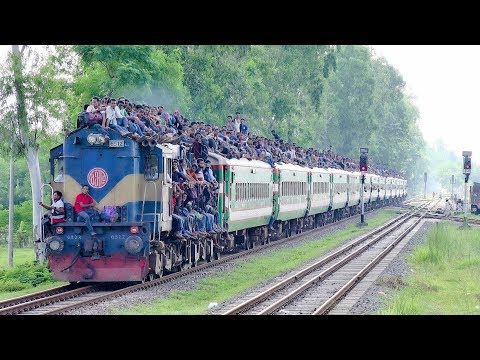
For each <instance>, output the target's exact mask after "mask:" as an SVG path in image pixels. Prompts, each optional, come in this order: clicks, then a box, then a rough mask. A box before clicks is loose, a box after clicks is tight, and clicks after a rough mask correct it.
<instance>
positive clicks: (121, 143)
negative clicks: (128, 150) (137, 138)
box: [108, 140, 125, 147]
mask: <svg viewBox="0 0 480 360" xmlns="http://www.w3.org/2000/svg"><path fill="white" fill-rule="evenodd" d="M108 146H109V147H124V146H125V141H124V140H110V141H109V142H108Z"/></svg>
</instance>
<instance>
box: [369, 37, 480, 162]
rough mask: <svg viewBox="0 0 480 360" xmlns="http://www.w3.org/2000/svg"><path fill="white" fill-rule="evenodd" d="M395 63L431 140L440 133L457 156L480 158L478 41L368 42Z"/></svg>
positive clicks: (433, 140) (421, 125)
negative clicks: (378, 43)
mask: <svg viewBox="0 0 480 360" xmlns="http://www.w3.org/2000/svg"><path fill="white" fill-rule="evenodd" d="M372 48H373V49H374V50H375V52H376V54H377V55H378V56H383V57H385V58H386V59H387V62H388V63H389V64H390V65H392V66H393V67H395V68H397V69H398V70H399V72H400V74H402V77H403V80H404V81H405V82H406V88H407V93H409V94H410V95H412V96H413V97H414V98H415V100H414V103H415V105H416V106H417V108H418V109H419V112H420V119H419V121H418V125H419V127H420V130H421V131H422V133H423V137H424V139H425V140H426V141H427V143H429V144H430V145H432V144H433V143H434V142H435V141H436V139H441V140H443V142H444V143H445V144H446V145H447V147H448V148H449V150H452V151H454V152H455V154H458V155H459V156H461V154H462V151H463V150H468V151H472V161H475V160H476V159H475V157H476V158H477V159H480V91H479V89H480V46H478V45H372Z"/></svg>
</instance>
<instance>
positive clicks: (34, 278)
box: [0, 261, 53, 291]
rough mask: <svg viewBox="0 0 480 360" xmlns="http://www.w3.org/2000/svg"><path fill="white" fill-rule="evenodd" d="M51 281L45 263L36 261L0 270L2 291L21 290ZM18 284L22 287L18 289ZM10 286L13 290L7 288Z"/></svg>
mask: <svg viewBox="0 0 480 360" xmlns="http://www.w3.org/2000/svg"><path fill="white" fill-rule="evenodd" d="M52 281H53V278H52V274H51V273H50V271H49V270H48V267H47V265H46V264H40V263H38V262H37V261H30V262H27V263H24V264H20V265H17V266H14V267H13V268H10V269H4V270H1V271H0V290H1V289H3V290H4V291H14V290H23V289H25V288H28V287H32V286H33V287H35V286H37V285H39V284H42V283H46V282H52ZM19 286H24V287H23V288H22V289H18V287H19ZM10 288H11V289H14V290H7V289H10Z"/></svg>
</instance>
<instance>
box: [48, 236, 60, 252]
mask: <svg viewBox="0 0 480 360" xmlns="http://www.w3.org/2000/svg"><path fill="white" fill-rule="evenodd" d="M45 242H46V244H47V250H48V251H49V252H50V253H54V254H59V253H61V252H62V250H63V247H64V245H65V243H64V242H63V240H62V239H61V238H60V237H58V236H52V237H49V238H48V239H47V240H46V241H45Z"/></svg>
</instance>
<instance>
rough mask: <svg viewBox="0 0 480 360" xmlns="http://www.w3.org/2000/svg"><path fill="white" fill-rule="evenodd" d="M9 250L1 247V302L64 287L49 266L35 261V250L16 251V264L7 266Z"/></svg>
mask: <svg viewBox="0 0 480 360" xmlns="http://www.w3.org/2000/svg"><path fill="white" fill-rule="evenodd" d="M7 263H8V262H7V249H6V248H5V247H0V300H5V299H10V298H14V297H17V296H22V295H26V294H31V293H34V292H38V291H42V290H45V289H49V288H52V287H55V286H60V285H64V284H65V283H64V282H59V281H54V280H53V278H52V275H51V273H50V271H49V270H48V268H47V264H46V263H45V264H40V263H38V262H36V261H35V254H34V250H33V249H31V248H30V249H29V248H26V249H15V255H14V264H16V265H15V266H13V267H12V268H9V267H8V266H7Z"/></svg>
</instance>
